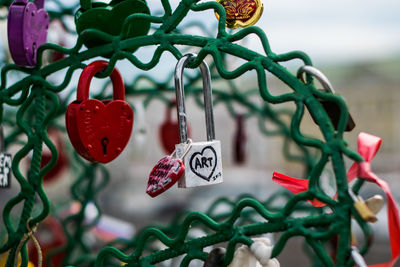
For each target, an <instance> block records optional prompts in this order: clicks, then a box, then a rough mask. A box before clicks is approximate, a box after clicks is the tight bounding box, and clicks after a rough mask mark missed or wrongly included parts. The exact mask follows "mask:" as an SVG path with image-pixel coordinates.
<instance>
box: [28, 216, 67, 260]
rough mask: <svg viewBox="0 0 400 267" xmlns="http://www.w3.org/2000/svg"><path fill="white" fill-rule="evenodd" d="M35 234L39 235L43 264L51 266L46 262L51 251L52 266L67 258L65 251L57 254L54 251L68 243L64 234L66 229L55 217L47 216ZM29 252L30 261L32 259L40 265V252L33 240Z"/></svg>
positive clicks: (29, 245)
mask: <svg viewBox="0 0 400 267" xmlns="http://www.w3.org/2000/svg"><path fill="white" fill-rule="evenodd" d="M35 236H36V237H37V240H38V241H39V244H40V249H41V250H42V257H43V265H42V266H43V267H48V266H49V265H47V263H46V259H47V257H48V256H50V255H49V253H51V258H50V263H51V265H50V266H61V265H62V262H63V260H64V258H65V251H60V252H58V253H55V254H53V252H52V251H53V250H54V249H59V248H61V247H62V246H65V245H66V243H67V238H66V236H65V234H64V229H63V227H62V225H61V223H60V222H59V221H58V220H57V219H55V218H54V217H51V216H50V217H47V218H46V219H45V220H44V221H43V222H42V223H40V225H39V227H38V231H37V233H36V234H35ZM28 254H29V261H31V262H32V263H33V264H34V265H35V266H39V265H38V254H37V251H36V248H35V246H34V244H33V242H32V241H30V242H29V244H28Z"/></svg>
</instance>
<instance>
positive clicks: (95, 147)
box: [65, 61, 133, 163]
mask: <svg viewBox="0 0 400 267" xmlns="http://www.w3.org/2000/svg"><path fill="white" fill-rule="evenodd" d="M107 66H108V63H107V62H106V61H95V62H92V63H91V64H89V65H88V66H87V67H86V68H85V69H84V70H83V71H82V74H81V76H80V78H79V84H78V90H77V100H76V101H74V102H72V103H71V104H69V105H68V108H67V112H66V114H65V119H66V126H67V131H68V136H69V138H70V140H71V143H72V145H73V146H74V148H75V150H76V151H77V152H78V154H79V155H81V156H82V157H84V158H85V159H87V160H89V161H91V162H101V163H107V162H110V161H112V160H114V159H115V158H116V157H118V156H119V154H121V152H122V151H123V149H124V148H125V146H126V145H127V144H128V141H129V138H130V135H131V132H132V126H133V111H132V108H131V106H130V105H129V104H128V103H127V102H126V101H125V86H124V81H123V79H122V76H121V74H120V73H119V71H118V70H117V69H116V68H115V69H114V70H113V72H112V73H111V76H110V78H111V81H112V84H113V93H114V100H103V101H99V100H97V99H88V98H89V86H90V81H91V80H92V78H93V76H94V75H95V74H96V73H99V72H101V71H104V70H105V69H106V68H107Z"/></svg>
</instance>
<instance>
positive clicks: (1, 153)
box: [0, 125, 12, 188]
mask: <svg viewBox="0 0 400 267" xmlns="http://www.w3.org/2000/svg"><path fill="white" fill-rule="evenodd" d="M11 163H12V157H11V154H8V153H5V148H4V130H3V126H1V125H0V188H10V187H11Z"/></svg>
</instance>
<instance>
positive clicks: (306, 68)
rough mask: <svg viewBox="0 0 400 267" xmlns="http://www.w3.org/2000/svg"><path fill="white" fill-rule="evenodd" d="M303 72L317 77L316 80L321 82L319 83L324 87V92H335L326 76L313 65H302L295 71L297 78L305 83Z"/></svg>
mask: <svg viewBox="0 0 400 267" xmlns="http://www.w3.org/2000/svg"><path fill="white" fill-rule="evenodd" d="M303 73H307V74H310V75H312V76H314V77H315V78H317V80H318V81H319V82H320V83H321V85H322V86H323V87H324V89H325V91H326V92H330V93H332V94H334V93H335V89H333V86H332V84H331V83H330V81H329V80H328V78H327V77H326V76H325V74H323V73H322V72H321V71H320V70H319V69H317V68H315V67H313V66H309V65H306V66H302V67H301V68H300V69H299V70H298V71H297V78H299V79H300V80H301V81H302V82H303V83H306V82H305V80H304V77H303Z"/></svg>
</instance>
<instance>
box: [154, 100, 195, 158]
mask: <svg viewBox="0 0 400 267" xmlns="http://www.w3.org/2000/svg"><path fill="white" fill-rule="evenodd" d="M174 106H176V101H175V100H174V101H172V102H171V103H170V105H168V106H167V111H166V112H165V115H166V116H165V121H164V122H163V124H161V127H160V131H159V134H160V139H161V144H162V147H163V149H164V150H165V152H166V153H168V154H172V153H173V152H174V151H175V145H176V144H179V143H180V139H179V123H178V121H177V120H176V121H172V118H171V117H172V110H173V107H174ZM187 129H188V130H187V132H188V136H189V137H190V128H189V125H187Z"/></svg>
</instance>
